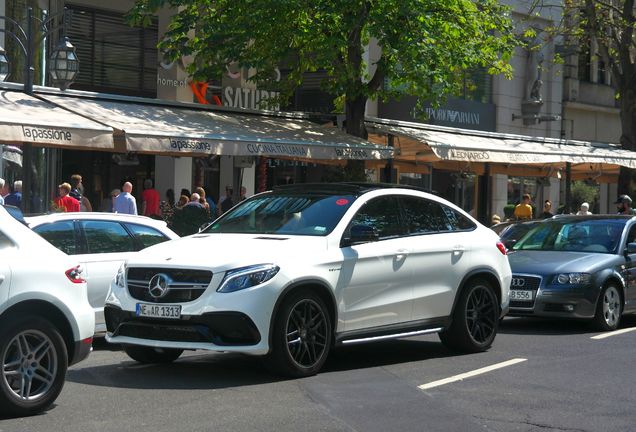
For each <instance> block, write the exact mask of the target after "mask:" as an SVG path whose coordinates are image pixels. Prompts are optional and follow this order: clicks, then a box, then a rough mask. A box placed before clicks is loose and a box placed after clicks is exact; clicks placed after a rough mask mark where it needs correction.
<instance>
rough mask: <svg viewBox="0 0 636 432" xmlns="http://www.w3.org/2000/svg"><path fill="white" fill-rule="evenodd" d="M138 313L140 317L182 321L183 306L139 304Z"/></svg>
mask: <svg viewBox="0 0 636 432" xmlns="http://www.w3.org/2000/svg"><path fill="white" fill-rule="evenodd" d="M136 313H137V316H140V317H149V318H168V319H180V318H181V306H180V305H157V304H146V303H137V311H136Z"/></svg>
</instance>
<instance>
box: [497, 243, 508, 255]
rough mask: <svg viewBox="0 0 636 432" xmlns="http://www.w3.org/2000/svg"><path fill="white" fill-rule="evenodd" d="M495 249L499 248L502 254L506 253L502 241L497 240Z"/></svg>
mask: <svg viewBox="0 0 636 432" xmlns="http://www.w3.org/2000/svg"><path fill="white" fill-rule="evenodd" d="M497 249H499V252H501V253H502V254H503V255H508V252H507V250H506V247H505V246H504V244H503V243H502V242H497Z"/></svg>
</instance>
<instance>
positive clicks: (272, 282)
mask: <svg viewBox="0 0 636 432" xmlns="http://www.w3.org/2000/svg"><path fill="white" fill-rule="evenodd" d="M510 279H511V273H510V266H509V264H508V258H507V256H506V249H505V247H504V246H503V244H501V242H499V238H498V237H497V235H496V234H495V233H494V232H493V231H492V230H490V229H488V228H486V227H484V226H483V225H481V224H479V223H478V222H476V221H475V220H474V219H472V218H471V217H470V216H469V215H468V214H467V213H465V212H464V211H462V210H461V209H459V208H458V207H456V206H455V205H453V204H451V203H449V202H447V201H445V200H443V199H440V198H438V197H436V196H434V195H431V194H428V193H425V192H422V191H419V190H415V189H413V188H403V187H386V186H385V185H373V184H350V183H344V184H314V185H312V184H298V185H292V186H285V187H280V188H278V189H274V191H272V192H266V193H262V194H259V195H255V196H254V197H252V198H250V199H248V200H246V201H243V202H241V203H240V204H239V205H238V206H236V207H234V208H233V209H232V210H231V211H229V212H227V213H226V214H224V215H223V216H222V217H221V218H219V219H217V220H216V221H215V222H213V223H212V224H211V225H210V226H209V227H207V228H206V229H204V230H203V231H202V232H201V233H199V234H195V235H192V236H189V237H184V238H182V239H180V240H176V241H172V242H170V243H169V244H164V245H157V246H154V247H152V248H148V249H146V250H145V251H142V252H140V253H139V254H137V255H136V256H135V257H134V258H131V259H130V260H129V261H128V262H127V264H126V265H124V266H122V268H121V269H120V271H119V272H118V274H117V277H116V279H115V280H114V281H113V283H112V284H111V291H110V293H109V295H108V297H107V299H106V306H105V309H104V313H105V317H106V325H107V333H106V340H107V341H109V342H113V343H121V344H123V345H124V349H125V351H126V353H127V354H128V355H129V356H130V357H132V358H133V359H135V360H138V361H140V362H169V361H173V360H175V359H176V358H178V357H179V355H180V354H181V353H182V351H183V350H196V349H202V350H212V351H237V352H242V353H247V354H255V355H267V356H268V357H269V360H270V361H271V363H272V364H273V365H274V366H275V367H276V368H277V369H278V370H279V371H280V372H281V373H283V374H285V375H288V376H307V375H311V374H315V373H317V372H318V371H319V370H320V368H321V367H322V365H323V363H324V362H325V359H326V357H327V354H328V352H329V350H330V348H332V347H333V346H338V345H343V344H353V343H358V342H366V341H374V340H380V339H388V338H399V337H406V336H412V335H418V334H426V333H439V335H440V338H441V340H442V342H444V343H445V344H446V345H448V346H449V347H451V348H454V349H458V350H461V351H467V352H476V351H482V350H485V349H487V348H489V347H490V345H491V344H492V342H493V340H494V338H495V335H496V332H497V328H498V322H499V318H500V317H502V316H503V315H504V314H505V313H506V312H507V310H508V302H509V287H510Z"/></svg>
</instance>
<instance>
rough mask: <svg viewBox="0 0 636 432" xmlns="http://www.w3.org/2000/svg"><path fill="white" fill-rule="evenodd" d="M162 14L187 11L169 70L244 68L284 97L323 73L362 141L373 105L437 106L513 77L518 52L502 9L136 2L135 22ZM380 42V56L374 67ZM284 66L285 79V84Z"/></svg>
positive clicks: (166, 42)
mask: <svg viewBox="0 0 636 432" xmlns="http://www.w3.org/2000/svg"><path fill="white" fill-rule="evenodd" d="M162 7H171V8H174V10H175V11H177V10H178V11H179V12H178V13H175V15H174V16H173V18H172V20H171V24H170V26H169V29H168V31H167V32H166V34H165V38H164V39H163V40H162V41H161V42H160V44H159V48H160V49H161V50H162V51H163V52H164V55H165V56H166V57H167V59H168V60H170V61H173V60H177V59H179V58H182V57H185V56H189V57H190V58H192V59H193V61H192V63H191V64H190V65H189V66H188V72H189V73H190V74H191V76H192V78H193V79H194V80H197V81H204V82H205V81H208V80H211V79H218V78H219V77H221V76H222V74H223V73H225V72H226V68H227V67H228V65H230V64H236V65H238V66H239V67H241V68H254V69H255V70H256V74H255V75H254V76H253V77H252V78H251V79H252V80H253V81H255V82H256V84H257V85H258V86H259V88H268V89H275V90H278V91H280V92H281V95H282V96H283V97H285V96H289V95H291V93H292V92H293V90H294V89H295V88H296V87H298V86H299V85H300V84H301V82H302V78H303V74H304V73H305V72H311V71H316V70H324V71H326V72H327V75H328V78H327V79H326V80H325V81H324V82H323V83H322V87H323V90H325V91H327V92H329V94H332V95H334V96H337V97H339V98H340V99H341V100H342V101H343V104H342V106H343V107H344V109H345V115H346V131H347V132H348V133H349V134H352V135H355V136H358V137H363V138H366V136H367V134H366V129H365V126H364V113H365V107H366V102H367V100H368V99H369V98H380V99H383V100H384V99H387V98H391V97H399V96H400V94H402V93H407V94H410V95H414V96H418V97H419V98H420V99H421V100H422V101H424V100H428V101H433V102H434V103H435V102H437V101H439V100H440V98H442V97H444V96H445V95H448V94H452V93H454V92H457V91H459V90H460V88H461V79H462V75H463V73H464V72H465V71H467V70H469V69H471V68H474V67H484V68H486V69H487V70H488V72H490V73H492V74H497V73H505V74H506V75H508V76H511V74H512V69H511V66H510V65H509V59H510V56H511V54H512V50H513V48H514V46H515V45H516V44H517V40H516V38H515V35H514V34H513V31H512V21H511V18H510V15H509V9H508V8H507V7H505V6H502V5H500V4H499V2H498V1H497V0H474V1H473V0H382V1H379V0H376V1H373V0H314V1H302V0H137V2H136V4H135V6H134V8H133V9H132V10H131V13H130V17H131V21H132V23H134V24H143V23H147V22H149V19H150V17H151V16H152V14H154V13H156V12H157V11H158V10H159V9H160V8H162ZM372 41H377V44H378V46H379V47H380V50H381V54H380V56H379V58H377V59H374V60H373V61H372V64H371V65H367V63H365V47H366V46H368V44H369V43H370V42H372ZM367 66H371V68H369V69H368V68H367ZM278 67H281V68H284V69H285V70H286V71H287V73H285V74H284V75H283V77H282V79H281V80H280V81H277V80H276V79H275V78H276V77H277V74H276V70H277V68H278ZM368 70H372V73H369V72H368ZM387 80H388V81H389V82H390V83H391V85H390V86H386V85H385V81H387Z"/></svg>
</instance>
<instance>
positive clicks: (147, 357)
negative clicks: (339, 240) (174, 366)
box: [124, 345, 183, 363]
mask: <svg viewBox="0 0 636 432" xmlns="http://www.w3.org/2000/svg"><path fill="white" fill-rule="evenodd" d="M124 351H126V354H128V357H130V358H131V359H133V360H135V361H138V362H139V363H172V362H173V361H175V360H176V359H178V358H179V356H180V355H181V354H182V353H183V350H182V349H174V348H153V347H145V346H139V345H124Z"/></svg>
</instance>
